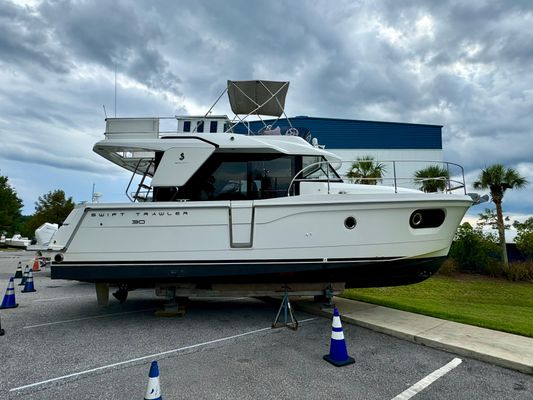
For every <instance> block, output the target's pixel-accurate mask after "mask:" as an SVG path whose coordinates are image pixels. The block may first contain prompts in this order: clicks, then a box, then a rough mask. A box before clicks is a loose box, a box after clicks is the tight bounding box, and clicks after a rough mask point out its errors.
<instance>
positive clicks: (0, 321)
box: [0, 319, 6, 336]
mask: <svg viewBox="0 0 533 400" xmlns="http://www.w3.org/2000/svg"><path fill="white" fill-rule="evenodd" d="M5 333H6V331H4V330H3V329H2V319H0V336H4V334H5Z"/></svg>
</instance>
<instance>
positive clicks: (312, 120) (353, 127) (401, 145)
mask: <svg viewBox="0 0 533 400" xmlns="http://www.w3.org/2000/svg"><path fill="white" fill-rule="evenodd" d="M289 120H290V124H291V125H292V127H294V128H296V129H298V133H299V135H300V136H302V137H306V138H307V139H308V140H310V138H311V137H312V138H317V139H318V142H319V144H320V145H322V146H325V148H326V150H329V151H331V152H333V153H335V154H337V155H339V156H340V157H342V159H343V161H345V162H344V163H343V165H342V167H341V168H339V171H340V172H341V174H344V173H346V172H347V171H348V170H349V168H350V166H351V162H350V161H354V160H356V159H357V158H358V157H364V156H371V157H373V158H374V160H376V161H380V162H383V163H384V165H385V170H386V174H385V177H387V176H392V175H391V174H392V173H393V171H392V169H393V168H395V169H396V175H397V176H400V177H402V178H404V179H405V182H406V183H407V182H409V184H412V176H413V174H414V172H415V171H417V170H419V169H422V168H425V167H427V166H428V165H430V164H432V161H433V162H435V161H438V162H440V161H443V155H442V125H429V124H412V123H403V122H380V121H363V120H352V119H337V118H317V117H308V116H297V117H292V118H289ZM264 123H265V124H267V125H272V129H275V128H276V127H279V128H280V130H281V132H285V131H286V130H287V129H288V128H289V127H290V125H289V123H288V122H287V120H285V119H280V120H274V119H271V120H264ZM264 123H263V122H262V121H250V122H249V127H250V130H252V131H254V132H257V131H258V130H259V129H261V128H263V126H264ZM235 130H236V131H237V132H239V133H246V132H247V127H246V126H245V125H242V124H239V125H237V126H236V127H235ZM393 160H394V161H403V162H401V163H399V164H395V165H394V167H393V166H392V163H391V161H393ZM384 183H385V181H384Z"/></svg>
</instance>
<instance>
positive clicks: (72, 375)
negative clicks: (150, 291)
mask: <svg viewBox="0 0 533 400" xmlns="http://www.w3.org/2000/svg"><path fill="white" fill-rule="evenodd" d="M315 319H318V317H313V318H308V319H304V320H302V321H299V322H300V323H303V322H309V321H313V320H315ZM271 329H272V327H271V326H269V327H267V328H261V329H255V330H253V331H248V332H244V333H239V334H237V335H232V336H226V337H223V338H220V339H214V340H209V341H207V342H202V343H197V344H192V345H190V346H185V347H179V348H177V349H172V350H167V351H163V352H161V353H155V354H150V355H148V356H142V357H138V358H132V359H131V360H126V361H121V362H118V363H114V364H108V365H103V366H101V367H97V368H92V369H87V370H85V371H80V372H76V373H74V374H69V375H63V376H59V377H57V378H52V379H47V380H45V381H41V382H36V383H31V384H29V385H24V386H19V387H16V388H13V389H9V391H10V392H17V391H20V390H23V389H29V388H32V387H36V386H41V385H45V384H47V383H51V382H57V381H61V380H64V379H68V378H74V377H77V376H81V375H86V374H90V373H91V372H96V371H102V370H104V369H109V368H114V367H118V366H120V365H126V364H131V363H135V362H138V361H142V360H147V359H151V358H156V357H161V356H165V355H168V354H172V353H179V352H180V351H184V350H190V349H195V348H198V347H202V346H207V345H210V344H214V343H220V342H225V341H226V340H231V339H237V338H240V337H244V336H248V335H253V334H256V333H259V332H264V331H267V330H271Z"/></svg>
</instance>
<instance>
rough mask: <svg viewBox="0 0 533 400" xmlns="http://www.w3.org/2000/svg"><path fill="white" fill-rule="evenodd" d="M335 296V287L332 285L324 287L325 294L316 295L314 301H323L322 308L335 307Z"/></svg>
mask: <svg viewBox="0 0 533 400" xmlns="http://www.w3.org/2000/svg"><path fill="white" fill-rule="evenodd" d="M333 296H334V294H333V288H332V287H331V285H330V286H328V287H327V288H326V289H324V294H322V295H320V296H315V297H314V301H315V302H316V303H322V308H333V307H334V306H335V304H334V303H333Z"/></svg>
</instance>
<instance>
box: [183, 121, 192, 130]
mask: <svg viewBox="0 0 533 400" xmlns="http://www.w3.org/2000/svg"><path fill="white" fill-rule="evenodd" d="M190 131H191V121H183V132H190Z"/></svg>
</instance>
